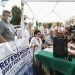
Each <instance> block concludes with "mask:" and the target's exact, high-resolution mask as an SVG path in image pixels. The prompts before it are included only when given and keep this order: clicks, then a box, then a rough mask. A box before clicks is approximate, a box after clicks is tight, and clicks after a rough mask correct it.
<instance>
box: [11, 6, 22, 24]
mask: <svg viewBox="0 0 75 75" xmlns="http://www.w3.org/2000/svg"><path fill="white" fill-rule="evenodd" d="M11 12H12V20H11V23H12V24H13V25H20V21H21V9H20V8H19V7H17V6H13V7H12V10H11Z"/></svg>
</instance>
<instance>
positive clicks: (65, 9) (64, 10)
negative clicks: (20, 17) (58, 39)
mask: <svg viewBox="0 0 75 75" xmlns="http://www.w3.org/2000/svg"><path fill="white" fill-rule="evenodd" d="M28 1H29V0H28ZM33 1H34V0H33ZM42 1H43V0H42ZM45 1H46V0H45ZM20 4H21V0H16V1H15V0H9V2H8V3H7V4H6V6H5V8H4V9H8V10H11V8H12V6H13V5H17V6H20V7H21V5H20ZM0 9H1V8H0ZM24 14H25V15H27V16H28V17H30V18H33V17H34V18H36V19H37V20H38V21H40V22H54V21H64V20H66V19H68V18H70V17H72V16H75V2H58V3H57V2H28V4H26V5H25V6H24Z"/></svg>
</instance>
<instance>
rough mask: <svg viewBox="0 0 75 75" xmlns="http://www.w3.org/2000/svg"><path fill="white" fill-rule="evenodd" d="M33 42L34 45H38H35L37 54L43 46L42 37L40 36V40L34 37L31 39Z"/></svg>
mask: <svg viewBox="0 0 75 75" xmlns="http://www.w3.org/2000/svg"><path fill="white" fill-rule="evenodd" d="M31 43H33V44H34V45H37V47H35V54H37V53H38V52H39V51H40V50H41V48H42V40H41V38H39V41H38V40H37V39H36V38H35V37H33V38H32V39H31Z"/></svg>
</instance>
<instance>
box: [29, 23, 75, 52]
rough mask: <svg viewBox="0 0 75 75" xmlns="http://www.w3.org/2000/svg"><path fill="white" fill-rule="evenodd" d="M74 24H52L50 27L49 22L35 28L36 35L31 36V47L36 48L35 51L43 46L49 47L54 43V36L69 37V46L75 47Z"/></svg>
mask: <svg viewBox="0 0 75 75" xmlns="http://www.w3.org/2000/svg"><path fill="white" fill-rule="evenodd" d="M72 27H74V26H72V25H65V26H64V25H59V24H58V23H57V24H56V25H52V26H51V27H50V28H49V26H48V24H47V23H44V24H42V25H41V26H40V28H39V29H38V30H34V36H31V37H32V38H30V47H31V48H33V49H34V48H35V50H36V51H35V53H37V52H39V50H41V49H42V48H47V47H48V48H49V47H50V46H52V45H53V37H67V41H68V44H69V47H70V48H71V49H75V47H74V46H72V45H71V44H73V45H74V43H75V32H74V31H73V30H72Z"/></svg>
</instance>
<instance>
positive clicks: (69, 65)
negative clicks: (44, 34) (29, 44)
mask: <svg viewBox="0 0 75 75" xmlns="http://www.w3.org/2000/svg"><path fill="white" fill-rule="evenodd" d="M35 57H36V59H38V60H39V61H40V62H41V63H42V64H43V65H45V66H46V67H47V68H49V69H53V70H56V71H58V72H61V73H63V74H64V75H75V58H72V61H67V60H65V59H64V58H55V57H54V56H53V53H52V52H47V51H40V52H39V53H38V54H36V55H35Z"/></svg>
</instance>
